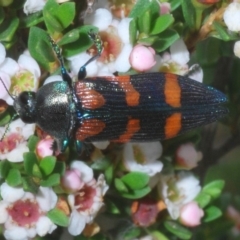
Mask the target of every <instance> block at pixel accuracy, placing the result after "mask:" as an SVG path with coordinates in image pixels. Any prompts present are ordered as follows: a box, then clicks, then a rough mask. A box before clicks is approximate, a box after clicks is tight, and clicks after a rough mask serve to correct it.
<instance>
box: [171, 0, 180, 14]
mask: <svg viewBox="0 0 240 240" xmlns="http://www.w3.org/2000/svg"><path fill="white" fill-rule="evenodd" d="M181 2H182V1H179V0H170V4H171V12H173V11H174V10H175V9H177V8H178V7H179V6H180V5H181Z"/></svg>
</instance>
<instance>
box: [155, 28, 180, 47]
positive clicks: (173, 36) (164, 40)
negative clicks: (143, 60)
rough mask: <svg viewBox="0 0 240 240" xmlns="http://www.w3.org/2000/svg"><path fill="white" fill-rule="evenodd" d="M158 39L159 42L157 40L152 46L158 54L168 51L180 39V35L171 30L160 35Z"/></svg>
mask: <svg viewBox="0 0 240 240" xmlns="http://www.w3.org/2000/svg"><path fill="white" fill-rule="evenodd" d="M158 37H159V40H157V41H156V42H155V43H154V44H153V46H152V47H153V48H154V49H155V50H156V51H157V52H162V51H164V50H166V49H167V48H168V47H170V46H171V45H172V44H173V43H174V42H175V41H176V40H177V39H179V35H178V33H177V32H176V31H174V30H171V29H167V30H165V31H164V32H162V33H160V34H159V36H158Z"/></svg>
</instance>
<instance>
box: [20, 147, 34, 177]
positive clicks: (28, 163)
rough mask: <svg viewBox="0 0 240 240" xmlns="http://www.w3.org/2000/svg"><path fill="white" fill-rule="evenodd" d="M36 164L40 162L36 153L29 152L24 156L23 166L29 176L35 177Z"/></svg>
mask: <svg viewBox="0 0 240 240" xmlns="http://www.w3.org/2000/svg"><path fill="white" fill-rule="evenodd" d="M36 164H38V161H37V157H36V154H35V153H33V152H27V153H24V154H23V165H24V169H25V172H26V174H27V175H29V176H32V175H33V168H34V165H36Z"/></svg>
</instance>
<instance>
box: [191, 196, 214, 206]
mask: <svg viewBox="0 0 240 240" xmlns="http://www.w3.org/2000/svg"><path fill="white" fill-rule="evenodd" d="M194 201H196V202H197V203H198V205H199V207H200V208H205V207H206V206H207V205H208V204H209V203H210V202H211V196H210V195H208V194H206V193H204V192H200V193H199V194H198V195H197V197H196V198H195V199H194Z"/></svg>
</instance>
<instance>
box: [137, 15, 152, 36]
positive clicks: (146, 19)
mask: <svg viewBox="0 0 240 240" xmlns="http://www.w3.org/2000/svg"><path fill="white" fill-rule="evenodd" d="M151 16H152V15H151V12H150V10H148V11H146V12H144V13H143V14H142V16H141V17H139V18H138V26H139V31H140V33H145V34H146V35H148V34H149V33H150V29H151Z"/></svg>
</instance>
